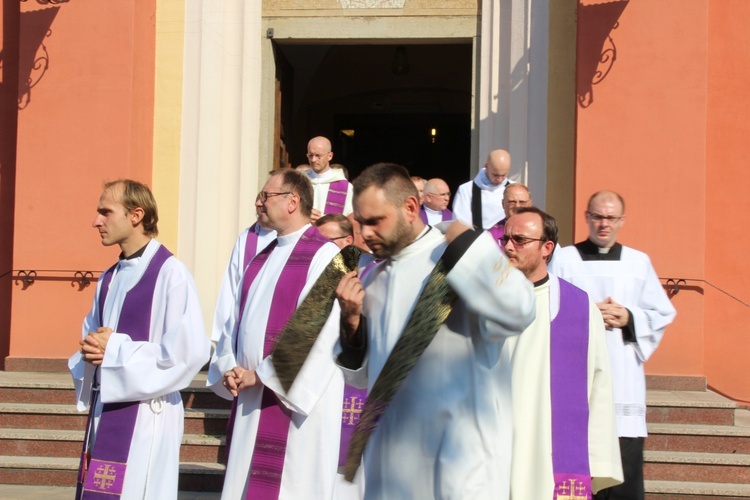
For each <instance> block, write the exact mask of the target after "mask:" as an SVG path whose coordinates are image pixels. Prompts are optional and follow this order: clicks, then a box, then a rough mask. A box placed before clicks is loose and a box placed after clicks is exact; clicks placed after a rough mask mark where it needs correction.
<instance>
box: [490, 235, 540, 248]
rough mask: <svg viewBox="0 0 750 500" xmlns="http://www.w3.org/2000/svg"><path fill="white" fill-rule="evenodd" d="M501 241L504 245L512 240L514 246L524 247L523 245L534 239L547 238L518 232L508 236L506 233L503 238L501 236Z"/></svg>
mask: <svg viewBox="0 0 750 500" xmlns="http://www.w3.org/2000/svg"><path fill="white" fill-rule="evenodd" d="M500 241H501V242H502V243H503V246H505V245H507V244H508V242H509V241H512V242H513V246H515V247H522V246H526V245H528V244H529V243H531V242H532V241H547V240H545V239H544V238H527V237H526V236H519V235H517V234H514V235H513V236H508V235H507V234H506V235H504V236H503V237H502V238H500Z"/></svg>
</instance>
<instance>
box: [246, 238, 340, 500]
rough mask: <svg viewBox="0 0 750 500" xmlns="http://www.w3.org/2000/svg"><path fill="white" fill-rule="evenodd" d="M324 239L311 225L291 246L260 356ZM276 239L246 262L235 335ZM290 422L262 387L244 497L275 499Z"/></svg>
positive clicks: (268, 350)
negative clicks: (249, 296) (251, 287)
mask: <svg viewBox="0 0 750 500" xmlns="http://www.w3.org/2000/svg"><path fill="white" fill-rule="evenodd" d="M328 241H329V240H328V239H327V238H324V237H323V236H322V235H321V234H320V233H319V232H318V230H317V229H316V228H315V227H312V226H311V227H310V228H308V229H307V231H305V233H304V234H303V235H302V237H301V238H300V239H299V241H298V242H297V244H296V245H295V247H294V250H293V251H292V254H291V255H290V256H289V260H288V261H287V263H286V265H285V266H284V269H283V270H282V271H281V276H280V277H279V280H278V282H277V285H276V288H275V289H274V293H273V301H272V303H271V310H270V312H269V315H268V324H267V325H266V332H265V341H264V344H263V357H264V358H266V357H268V356H270V355H271V353H272V352H273V349H274V347H275V346H276V341H277V340H278V339H279V336H280V335H281V332H282V330H283V329H284V325H286V323H287V321H288V320H289V318H290V317H291V316H292V314H293V313H294V311H295V310H296V308H297V301H298V300H299V296H300V294H301V293H302V289H303V288H304V286H305V283H306V282H307V273H308V270H309V269H310V263H311V262H312V259H313V257H315V254H316V253H317V252H318V250H319V249H320V247H322V246H323V245H324V244H325V243H326V242H328ZM276 242H278V240H275V241H274V242H273V243H271V244H270V245H268V246H267V247H266V248H265V249H264V250H263V251H262V252H260V253H259V254H258V255H257V256H256V257H255V258H254V259H253V260H252V262H250V265H249V267H248V269H247V271H246V273H245V277H244V278H243V280H242V288H241V293H240V316H239V318H238V321H237V328H238V331H237V334H236V335H237V336H239V327H240V324H241V321H242V314H243V312H244V309H245V302H246V301H247V295H248V292H249V290H250V285H251V284H252V282H253V281H254V280H255V278H256V277H257V275H258V272H259V271H260V269H261V268H262V267H263V264H264V263H265V262H266V260H267V259H268V255H269V254H270V253H271V251H272V250H273V249H274V248H275V247H276ZM236 347H237V344H235V351H236ZM235 402H236V398H235ZM235 404H236V403H235ZM290 423H291V411H290V410H289V409H287V408H286V407H285V406H283V405H282V403H281V402H280V401H279V399H278V397H277V396H276V394H275V393H274V392H273V391H272V390H270V389H268V388H267V387H263V396H262V401H261V409H260V421H259V423H258V432H257V435H256V438H255V448H254V450H253V452H252V461H251V465H250V473H249V478H248V485H247V492H246V496H245V498H261V499H266V498H278V496H279V491H280V489H281V477H282V473H283V471H284V456H285V455H286V442H287V437H288V434H289V425H290Z"/></svg>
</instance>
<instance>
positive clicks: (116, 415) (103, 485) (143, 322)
mask: <svg viewBox="0 0 750 500" xmlns="http://www.w3.org/2000/svg"><path fill="white" fill-rule="evenodd" d="M171 256H172V254H171V253H170V251H169V250H167V249H166V248H165V247H164V246H159V248H158V250H157V251H156V253H155V254H154V256H153V257H152V258H151V262H149V263H148V267H147V268H146V271H145V272H144V273H143V276H142V277H141V279H140V281H138V283H137V284H136V285H135V286H134V287H133V288H132V289H131V290H130V291H128V293H127V294H126V295H125V300H124V301H123V304H122V309H121V310H120V316H119V319H118V320H117V326H116V328H115V331H117V332H121V333H127V334H128V335H129V336H130V338H131V339H132V340H134V341H137V342H147V341H148V340H149V337H150V332H149V330H150V325H151V309H152V307H153V299H154V288H155V286H156V280H157V278H158V277H159V271H160V270H161V268H162V266H163V265H164V263H165V262H166V261H167V259H169V258H170V257H171ZM114 269H115V266H112V267H111V268H109V269H108V270H107V271H106V272H105V273H104V275H103V276H102V286H101V288H100V292H99V304H98V305H99V322H100V323H102V322H103V320H102V318H103V316H104V303H105V301H106V299H107V293H108V291H109V284H110V282H111V281H112V274H113V271H114ZM138 405H139V402H138V401H134V402H127V403H105V404H104V406H103V408H102V415H101V417H100V419H99V427H98V428H97V433H96V441H95V442H94V449H93V450H92V452H91V461H90V462H89V466H88V471H87V472H86V481H85V483H84V486H83V488H84V491H83V498H85V499H94V498H109V499H111V498H113V497H116V498H119V497H120V495H122V486H123V482H124V479H125V472H126V467H127V461H128V455H130V444H131V441H132V440H133V431H134V430H135V421H136V419H137V417H138ZM89 411H91V412H93V411H95V409H94V408H91V409H90V410H89Z"/></svg>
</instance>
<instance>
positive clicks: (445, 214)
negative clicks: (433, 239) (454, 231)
mask: <svg viewBox="0 0 750 500" xmlns="http://www.w3.org/2000/svg"><path fill="white" fill-rule="evenodd" d="M450 201H451V188H449V187H448V184H446V182H445V181H444V180H443V179H438V178H437V177H436V178H434V179H430V180H429V181H427V183H426V184H425V188H424V205H422V206H421V207H420V210H419V216H420V217H421V218H422V222H424V223H425V224H429V225H430V226H434V225H435V224H439V223H440V222H445V221H449V220H453V212H451V211H450V210H448V203H449V202H450Z"/></svg>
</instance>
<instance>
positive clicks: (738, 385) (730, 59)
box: [705, 0, 750, 401]
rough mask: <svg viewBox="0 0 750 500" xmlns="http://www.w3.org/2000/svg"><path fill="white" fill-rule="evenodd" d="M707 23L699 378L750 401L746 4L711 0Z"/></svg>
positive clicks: (735, 0)
mask: <svg viewBox="0 0 750 500" xmlns="http://www.w3.org/2000/svg"><path fill="white" fill-rule="evenodd" d="M708 18H709V25H708V37H709V38H708V40H709V43H708V47H709V51H708V54H709V65H708V75H709V76H708V118H707V124H708V130H707V164H708V173H707V176H706V221H707V224H706V280H708V281H710V282H711V283H713V284H714V285H716V286H718V287H720V288H721V289H723V290H725V291H726V292H727V293H729V294H731V295H734V296H735V297H736V298H737V299H739V301H738V300H735V299H733V298H731V297H728V296H727V295H726V294H724V293H721V292H719V291H717V290H715V289H713V288H712V287H709V286H707V287H706V289H707V293H706V321H705V332H706V373H707V375H708V377H709V384H710V385H711V386H712V387H714V388H716V389H717V390H719V391H721V392H724V393H726V394H729V395H731V396H732V397H735V398H737V399H742V400H745V401H750V383H749V382H748V377H747V368H746V367H747V359H748V353H750V332H748V330H747V324H748V322H750V307H748V306H746V305H745V304H743V303H742V302H740V301H744V302H745V303H750V282H749V281H748V278H749V277H750V261H749V260H748V259H747V256H746V255H745V253H746V252H745V251H744V249H746V248H747V247H748V244H750V231H748V227H750V224H749V223H748V214H750V196H748V188H750V154H749V153H748V137H750V99H749V98H748V88H750V46H749V45H748V43H747V19H749V18H750V2H747V1H746V0H721V1H717V0H713V1H711V2H710V10H709V16H708Z"/></svg>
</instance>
